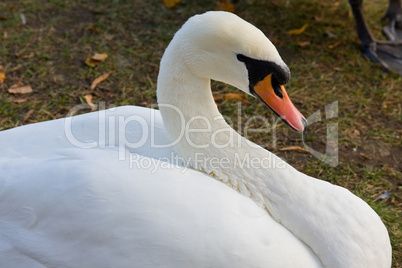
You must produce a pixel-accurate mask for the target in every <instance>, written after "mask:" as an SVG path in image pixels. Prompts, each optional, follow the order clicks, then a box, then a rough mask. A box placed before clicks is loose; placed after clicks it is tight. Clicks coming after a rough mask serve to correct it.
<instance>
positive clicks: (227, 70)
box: [0, 12, 391, 268]
mask: <svg viewBox="0 0 402 268" xmlns="http://www.w3.org/2000/svg"><path fill="white" fill-rule="evenodd" d="M210 79H216V80H219V81H224V82H226V83H229V84H231V85H234V86H236V87H237V88H239V89H241V90H243V91H244V92H246V93H251V94H255V95H258V96H259V97H260V98H261V99H262V100H263V101H264V102H266V103H267V104H268V105H269V106H270V107H271V108H272V109H273V110H274V111H275V112H276V113H278V114H279V115H281V116H282V117H283V118H284V119H285V120H286V121H287V123H288V124H289V125H290V126H291V127H292V128H294V129H296V130H300V131H301V130H303V128H304V123H303V121H304V119H303V117H302V116H301V114H300V113H299V112H298V111H297V110H296V109H295V108H294V107H293V105H292V104H291V102H290V101H289V99H288V97H287V95H286V92H285V90H284V88H283V86H281V84H284V83H286V82H287V81H288V79H289V69H288V68H287V66H286V65H285V63H284V62H283V61H282V59H281V57H280V56H279V54H278V52H277V50H276V49H275V47H274V46H273V45H272V43H271V42H270V41H269V40H268V39H267V38H266V37H265V36H264V34H263V33H262V32H261V31H259V30H258V29H256V28H255V27H254V26H252V25H251V24H249V23H247V22H245V21H244V20H242V19H240V18H239V17H237V16H236V15H233V14H230V13H225V12H208V13H205V14H203V15H198V16H194V17H192V18H191V19H189V20H188V21H187V22H186V23H185V24H184V26H183V27H182V28H181V29H180V30H179V31H178V32H177V33H176V35H175V37H174V38H173V40H172V42H171V43H170V45H169V47H168V48H167V50H166V52H165V54H164V56H163V58H162V61H161V68H160V74H159V78H158V92H157V93H158V102H159V104H160V113H159V111H155V110H152V109H146V108H140V107H131V106H130V107H119V108H114V109H109V110H106V111H100V112H96V113H90V114H85V115H80V116H76V117H69V118H66V119H59V120H53V121H49V122H44V123H38V124H32V125H27V126H22V127H18V128H14V129H10V130H6V131H2V132H0V148H1V150H0V264H1V265H0V266H1V267H309V268H310V267H364V268H367V267H376V268H378V267H390V266H391V246H390V241H389V237H388V233H387V230H386V228H385V227H384V225H383V223H382V222H381V219H380V218H379V217H378V215H377V214H376V213H375V212H374V211H373V210H372V209H371V208H370V207H369V206H368V205H367V204H366V203H365V202H364V201H362V200H361V199H360V198H358V197H356V196H355V195H353V194H352V193H350V192H349V191H348V190H346V189H344V188H342V187H338V186H335V185H332V184H330V183H327V182H324V181H321V180H317V179H314V178H311V177H309V176H307V175H304V174H302V173H300V172H298V171H297V170H295V169H294V168H292V167H291V166H290V165H288V164H286V163H285V162H284V161H282V160H281V159H279V158H278V157H276V156H275V155H273V154H271V153H270V152H268V151H266V150H265V149H263V148H261V147H258V146H257V145H255V144H253V143H251V142H248V141H246V140H245V139H244V138H242V137H241V136H240V135H238V134H237V133H236V132H235V131H234V130H233V129H231V128H230V127H229V126H228V125H227V124H226V122H225V121H224V120H223V118H222V116H221V114H220V113H219V111H218V109H217V107H216V105H215V103H214V101H213V98H212V94H211V90H210ZM279 96H282V97H279ZM161 115H162V118H163V120H162V118H161ZM183 126H185V127H186V128H183ZM170 142H174V143H175V145H172V146H168V147H165V148H162V147H163V146H161V145H166V144H169V143H170ZM173 148H174V149H173ZM158 159H159V160H158ZM178 160H182V161H183V162H184V165H186V166H189V167H192V168H193V169H189V168H187V167H183V166H182V165H181V164H178V163H176V162H178ZM253 161H254V162H253ZM262 161H266V162H262ZM267 161H268V162H267ZM168 162H170V163H168ZM263 163H264V165H263ZM267 164H270V166H269V167H266V165H267ZM200 171H202V172H200ZM221 182H223V183H221ZM228 186H229V187H228ZM233 189H234V190H233ZM239 192H240V193H241V194H240V193H239Z"/></svg>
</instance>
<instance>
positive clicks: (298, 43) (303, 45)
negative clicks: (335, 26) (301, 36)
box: [297, 41, 310, 47]
mask: <svg viewBox="0 0 402 268" xmlns="http://www.w3.org/2000/svg"><path fill="white" fill-rule="evenodd" d="M297 45H298V46H299V47H306V46H308V45H310V41H299V42H297Z"/></svg>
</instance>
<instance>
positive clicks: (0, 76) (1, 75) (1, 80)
mask: <svg viewBox="0 0 402 268" xmlns="http://www.w3.org/2000/svg"><path fill="white" fill-rule="evenodd" d="M4 80H6V75H5V74H4V71H3V66H1V65H0V83H4Z"/></svg>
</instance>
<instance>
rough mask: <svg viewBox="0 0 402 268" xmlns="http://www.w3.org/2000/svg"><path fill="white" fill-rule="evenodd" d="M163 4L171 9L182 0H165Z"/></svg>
mask: <svg viewBox="0 0 402 268" xmlns="http://www.w3.org/2000/svg"><path fill="white" fill-rule="evenodd" d="M163 3H165V6H166V7H169V8H171V7H174V6H175V5H177V4H178V3H180V0H163Z"/></svg>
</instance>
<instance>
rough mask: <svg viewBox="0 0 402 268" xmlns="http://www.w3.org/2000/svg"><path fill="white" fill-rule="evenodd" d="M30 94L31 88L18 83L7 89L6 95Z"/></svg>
mask: <svg viewBox="0 0 402 268" xmlns="http://www.w3.org/2000/svg"><path fill="white" fill-rule="evenodd" d="M31 92H32V87H31V86H29V85H26V86H24V84H23V83H21V82H18V83H16V84H14V85H12V86H11V87H10V88H9V89H8V93H11V94H27V93H31Z"/></svg>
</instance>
